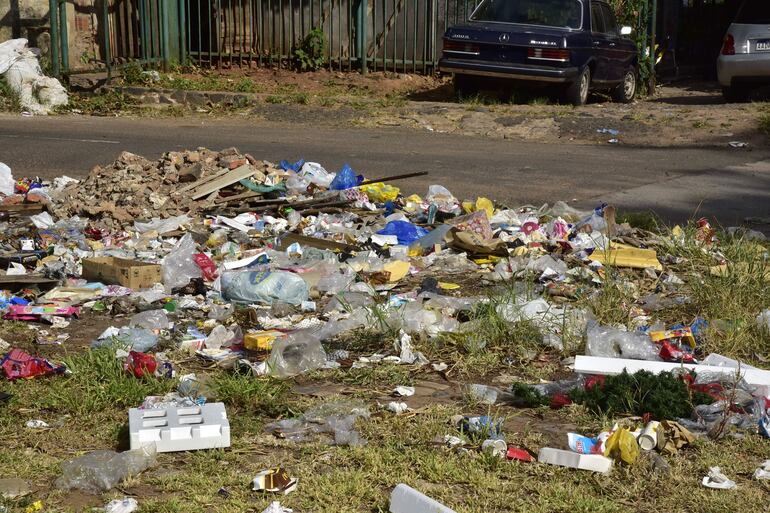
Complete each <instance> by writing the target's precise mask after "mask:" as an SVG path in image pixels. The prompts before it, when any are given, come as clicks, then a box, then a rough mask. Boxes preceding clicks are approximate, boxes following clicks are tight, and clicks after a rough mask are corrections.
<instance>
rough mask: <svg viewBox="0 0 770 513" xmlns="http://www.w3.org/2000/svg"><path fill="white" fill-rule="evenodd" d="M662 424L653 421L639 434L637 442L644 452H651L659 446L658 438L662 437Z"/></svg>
mask: <svg viewBox="0 0 770 513" xmlns="http://www.w3.org/2000/svg"><path fill="white" fill-rule="evenodd" d="M660 429H661V428H660V422H658V421H657V420H651V421H650V422H648V423H647V425H646V426H644V429H642V432H641V433H640V434H639V438H638V439H637V441H638V442H639V447H640V448H641V449H642V450H643V451H651V450H653V449H654V448H655V447H657V446H658V437H659V436H660Z"/></svg>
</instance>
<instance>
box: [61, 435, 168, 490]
mask: <svg viewBox="0 0 770 513" xmlns="http://www.w3.org/2000/svg"><path fill="white" fill-rule="evenodd" d="M155 456H156V451H155V445H154V444H153V445H148V446H145V447H142V448H141V449H138V450H135V451H126V452H121V453H117V452H115V451H93V452H89V453H88V454H84V455H83V456H80V457H78V458H75V459H72V460H69V461H65V462H64V463H62V475H61V477H59V478H58V479H57V480H56V483H55V484H56V487H57V488H59V489H62V490H73V489H76V490H83V491H84V492H88V493H93V494H98V493H102V492H106V491H108V490H110V489H112V488H114V487H115V486H117V485H118V484H119V483H120V482H121V481H123V480H124V479H126V478H127V477H129V476H134V475H137V474H139V473H140V472H143V471H145V470H147V469H148V468H150V467H152V466H153V465H154V464H155V461H156V460H155Z"/></svg>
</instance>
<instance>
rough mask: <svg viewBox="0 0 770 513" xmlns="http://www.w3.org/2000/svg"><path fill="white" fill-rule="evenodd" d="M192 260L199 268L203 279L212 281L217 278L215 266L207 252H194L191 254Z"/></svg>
mask: <svg viewBox="0 0 770 513" xmlns="http://www.w3.org/2000/svg"><path fill="white" fill-rule="evenodd" d="M193 261H194V262H195V265H197V266H198V267H199V268H200V270H201V275H203V279H204V280H206V281H214V280H216V279H217V266H216V264H215V263H214V261H213V260H212V259H211V258H209V256H208V255H207V254H205V253H195V254H193Z"/></svg>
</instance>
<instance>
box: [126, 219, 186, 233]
mask: <svg viewBox="0 0 770 513" xmlns="http://www.w3.org/2000/svg"><path fill="white" fill-rule="evenodd" d="M190 221H192V219H191V218H190V216H188V215H185V214H182V215H181V216H176V217H169V218H168V219H160V218H158V217H153V218H152V220H151V221H149V222H146V223H141V222H139V221H134V230H136V231H137V232H139V233H145V232H152V231H155V232H158V234H159V235H163V234H164V233H168V232H173V231H174V230H178V229H179V227H180V226H182V225H183V224H188V223H189V222H190Z"/></svg>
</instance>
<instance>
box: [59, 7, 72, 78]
mask: <svg viewBox="0 0 770 513" xmlns="http://www.w3.org/2000/svg"><path fill="white" fill-rule="evenodd" d="M58 3H59V41H60V42H61V52H60V55H61V69H63V70H64V71H65V72H66V71H68V70H69V67H70V54H69V34H68V32H67V2H66V1H65V0H60V1H59V2H58Z"/></svg>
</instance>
